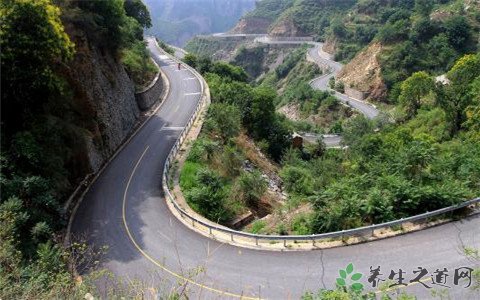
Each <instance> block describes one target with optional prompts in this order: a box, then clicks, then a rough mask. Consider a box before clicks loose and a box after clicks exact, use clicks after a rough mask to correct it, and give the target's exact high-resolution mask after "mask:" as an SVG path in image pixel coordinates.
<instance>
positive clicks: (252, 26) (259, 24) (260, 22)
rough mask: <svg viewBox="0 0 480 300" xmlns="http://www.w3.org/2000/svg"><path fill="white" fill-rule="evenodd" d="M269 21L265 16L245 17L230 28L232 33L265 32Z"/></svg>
mask: <svg viewBox="0 0 480 300" xmlns="http://www.w3.org/2000/svg"><path fill="white" fill-rule="evenodd" d="M270 24H271V21H270V20H268V19H265V18H258V17H246V18H242V19H240V21H239V22H238V23H237V25H235V27H233V28H232V29H231V30H230V33H233V34H241V33H243V34H252V33H254V34H255V33H267V31H268V27H269V26H270Z"/></svg>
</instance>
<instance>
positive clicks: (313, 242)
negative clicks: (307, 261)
mask: <svg viewBox="0 0 480 300" xmlns="http://www.w3.org/2000/svg"><path fill="white" fill-rule="evenodd" d="M312 245H313V247H315V238H313V239H312Z"/></svg>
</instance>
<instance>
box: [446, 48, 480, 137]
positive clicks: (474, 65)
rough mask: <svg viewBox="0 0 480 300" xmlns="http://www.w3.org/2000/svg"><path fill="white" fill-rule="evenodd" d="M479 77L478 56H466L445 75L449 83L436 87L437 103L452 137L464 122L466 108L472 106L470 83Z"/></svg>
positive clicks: (479, 64) (479, 63) (479, 65)
mask: <svg viewBox="0 0 480 300" xmlns="http://www.w3.org/2000/svg"><path fill="white" fill-rule="evenodd" d="M478 76H480V58H479V56H478V55H466V56H464V57H462V58H461V59H459V60H458V61H457V62H456V63H455V65H454V66H453V68H452V69H451V70H450V71H449V72H448V73H447V77H448V79H450V80H451V83H450V84H448V85H446V86H443V85H439V86H438V87H437V94H438V96H437V103H438V104H439V106H440V107H441V108H442V109H443V110H444V111H445V114H446V116H447V121H448V122H449V125H450V133H451V135H454V134H455V133H456V132H457V131H458V130H460V129H461V127H462V124H463V123H464V122H465V121H466V117H467V116H466V113H467V111H466V110H467V107H469V106H470V105H471V104H472V95H471V92H472V82H474V80H475V79H476V78H477V77H478Z"/></svg>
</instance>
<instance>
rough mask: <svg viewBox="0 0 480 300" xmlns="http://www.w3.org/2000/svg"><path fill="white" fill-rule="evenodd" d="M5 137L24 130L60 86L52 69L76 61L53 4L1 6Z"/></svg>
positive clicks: (31, 1)
mask: <svg viewBox="0 0 480 300" xmlns="http://www.w3.org/2000/svg"><path fill="white" fill-rule="evenodd" d="M0 16H1V22H0V48H1V49H2V51H1V53H0V58H1V69H2V76H1V77H2V79H1V81H2V82H1V85H2V93H1V94H2V95H1V99H2V123H3V124H2V131H3V132H5V131H7V132H12V130H13V128H16V129H18V128H22V127H23V126H24V125H26V124H25V120H26V119H28V118H30V117H32V116H34V115H35V114H38V113H40V112H41V110H42V108H43V106H44V104H45V102H46V101H47V99H48V98H50V97H52V94H58V93H59V92H60V91H61V89H62V83H61V81H60V79H59V77H58V76H56V75H55V73H54V70H53V69H52V66H53V65H54V64H55V63H57V62H61V61H63V62H65V61H68V60H69V59H71V58H72V56H73V53H74V45H73V43H72V42H71V41H70V38H69V37H68V35H67V34H66V33H65V31H64V27H63V24H62V22H61V20H60V9H59V8H58V7H57V6H55V5H53V4H52V2H51V1H50V0H25V1H2V2H0Z"/></svg>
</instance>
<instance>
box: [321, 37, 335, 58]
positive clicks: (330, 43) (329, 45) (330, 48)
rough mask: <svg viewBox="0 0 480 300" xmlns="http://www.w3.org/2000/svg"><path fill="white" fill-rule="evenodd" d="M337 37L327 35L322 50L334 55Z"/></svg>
mask: <svg viewBox="0 0 480 300" xmlns="http://www.w3.org/2000/svg"><path fill="white" fill-rule="evenodd" d="M337 42H338V41H337V39H336V38H335V37H328V38H327V39H326V41H325V43H324V44H323V48H322V50H323V51H325V52H327V53H328V54H331V55H334V54H335V52H336V51H337Z"/></svg>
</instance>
